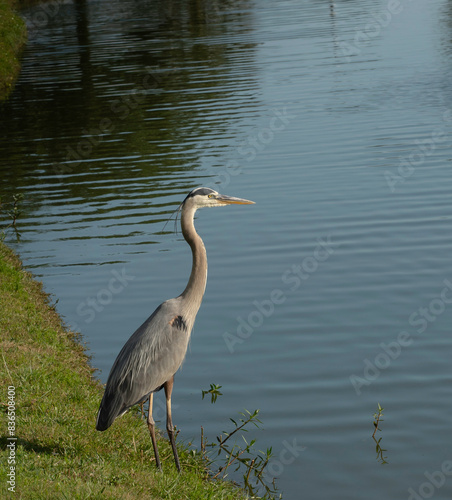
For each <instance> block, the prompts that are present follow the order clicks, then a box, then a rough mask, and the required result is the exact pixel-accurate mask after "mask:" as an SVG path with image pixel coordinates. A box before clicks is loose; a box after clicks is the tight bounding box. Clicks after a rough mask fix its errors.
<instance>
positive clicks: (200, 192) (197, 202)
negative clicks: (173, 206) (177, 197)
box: [182, 187, 254, 209]
mask: <svg viewBox="0 0 452 500" xmlns="http://www.w3.org/2000/svg"><path fill="white" fill-rule="evenodd" d="M189 204H190V205H192V206H193V207H194V208H195V209H198V208H202V207H223V206H225V205H252V204H254V201H250V200H244V199H243V198H234V197H233V196H226V195H224V194H220V193H218V192H217V191H215V190H214V189H210V188H207V187H199V188H196V189H193V191H191V192H190V193H189V194H188V195H187V197H186V198H185V200H184V201H183V203H182V206H184V205H189Z"/></svg>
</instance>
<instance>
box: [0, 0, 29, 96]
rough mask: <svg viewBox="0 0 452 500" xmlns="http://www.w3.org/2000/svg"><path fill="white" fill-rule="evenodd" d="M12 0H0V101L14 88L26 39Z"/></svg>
mask: <svg viewBox="0 0 452 500" xmlns="http://www.w3.org/2000/svg"><path fill="white" fill-rule="evenodd" d="M14 3H15V2H14V0H0V101H1V100H3V99H5V98H6V97H7V96H8V94H9V93H10V92H11V90H12V89H13V88H14V83H15V81H16V79H17V77H18V75H19V72H20V61H19V58H20V54H21V52H22V49H23V47H24V46H25V42H26V40H27V29H26V26H25V22H24V21H23V19H22V18H21V17H20V16H18V15H17V14H16V13H15V12H14Z"/></svg>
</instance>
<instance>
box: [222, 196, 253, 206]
mask: <svg viewBox="0 0 452 500" xmlns="http://www.w3.org/2000/svg"><path fill="white" fill-rule="evenodd" d="M215 199H216V200H217V201H218V202H219V203H222V204H223V205H254V201H250V200H244V199H243V198H234V197H233V196H226V195H225V194H219V195H218V196H217V197H216V198H215Z"/></svg>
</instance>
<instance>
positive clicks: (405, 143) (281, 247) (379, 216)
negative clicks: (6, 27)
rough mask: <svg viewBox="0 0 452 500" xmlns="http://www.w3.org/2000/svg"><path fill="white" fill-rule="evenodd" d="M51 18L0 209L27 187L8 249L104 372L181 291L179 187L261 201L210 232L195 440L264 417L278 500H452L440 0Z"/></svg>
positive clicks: (446, 73)
mask: <svg viewBox="0 0 452 500" xmlns="http://www.w3.org/2000/svg"><path fill="white" fill-rule="evenodd" d="M52 5H53V7H52V8H50V7H47V11H46V10H45V8H44V6H39V5H38V6H36V7H34V8H32V9H30V10H29V11H26V12H25V13H24V14H25V16H26V17H27V18H28V22H29V25H30V33H31V36H30V38H31V40H30V43H29V45H28V47H27V50H26V52H25V54H24V59H23V70H22V74H21V78H20V81H19V83H18V85H17V87H16V89H15V92H14V94H13V96H12V98H11V100H10V102H9V103H7V104H6V105H4V106H3V107H2V108H1V117H2V120H1V127H2V134H1V139H0V141H1V151H2V155H1V159H0V170H1V176H2V184H1V188H0V192H1V195H2V198H3V199H4V200H5V199H11V198H12V195H13V194H14V193H21V194H23V195H24V201H23V203H22V214H21V217H20V221H19V224H18V228H19V231H20V233H21V240H20V242H19V243H16V242H15V240H14V238H13V235H10V237H9V238H8V241H9V243H10V244H11V245H13V246H14V247H15V248H16V249H17V250H18V251H19V253H20V254H21V256H22V258H23V260H24V262H25V265H26V266H27V267H28V268H29V269H30V270H31V271H32V272H33V273H34V274H35V275H37V276H38V277H39V279H41V280H42V281H43V282H44V285H45V288H46V290H47V291H48V292H50V293H51V294H53V296H54V297H55V299H56V298H58V304H57V308H58V311H59V312H60V313H61V314H62V315H63V317H64V318H65V320H66V321H67V323H68V324H70V325H73V326H74V327H76V328H78V329H79V330H80V331H81V332H82V333H83V335H84V338H85V339H86V341H87V343H88V345H89V348H90V352H91V354H92V355H93V365H94V366H96V367H97V368H99V370H100V371H99V377H100V378H101V380H103V381H105V380H106V377H107V376H108V372H109V369H110V367H111V364H112V362H113V360H114V358H115V356H116V354H117V353H118V351H119V349H120V348H121V346H122V345H123V343H124V342H125V340H126V339H127V338H128V336H129V335H130V334H131V333H132V332H133V330H134V329H135V328H136V327H137V326H138V325H139V324H140V323H141V322H142V321H143V320H144V319H145V318H146V317H147V316H148V315H149V314H150V313H151V312H152V311H153V310H154V308H155V307H156V306H157V305H158V304H159V303H160V302H161V301H162V300H164V299H166V298H170V297H173V296H176V295H178V294H179V293H180V292H181V291H182V290H183V288H184V286H185V283H186V280H187V279H188V275H189V272H190V264H191V256H190V252H189V248H188V246H187V245H186V244H185V242H184V241H183V238H182V236H181V235H180V234H176V233H175V232H174V231H173V225H172V223H169V224H168V225H167V226H166V228H165V229H164V224H165V221H166V220H167V219H168V218H169V216H170V214H171V213H172V212H173V211H174V210H175V209H176V207H177V205H178V203H179V202H180V201H181V200H182V199H183V197H184V196H185V195H186V193H187V192H188V191H189V190H190V189H192V188H193V187H195V186H198V185H207V186H211V187H212V186H213V187H215V188H216V189H217V190H219V191H220V192H224V193H226V194H231V195H234V196H241V197H244V198H248V199H252V200H254V201H255V202H256V205H254V206H245V207H228V208H225V209H223V210H204V211H202V212H200V213H199V216H198V218H197V221H196V226H197V229H198V232H199V233H200V234H201V235H202V236H203V238H204V241H205V244H206V247H207V251H208V258H209V279H208V286H207V293H206V296H205V299H204V302H203V306H202V308H201V310H200V312H199V315H198V318H197V322H196V325H195V330H194V333H193V336H192V340H191V345H190V349H189V352H188V355H187V359H186V361H185V363H184V366H183V369H182V372H181V373H180V374H178V375H177V377H176V385H175V390H174V396H173V400H174V420H175V422H176V424H177V425H178V427H179V428H180V429H181V430H182V434H181V436H182V438H183V439H184V440H186V441H187V442H188V441H190V440H193V442H194V444H196V445H198V444H199V429H200V426H201V425H203V426H204V428H205V429H206V434H207V436H208V437H209V438H210V439H211V440H213V439H215V435H216V434H218V433H220V432H221V431H223V430H226V429H228V428H229V427H228V418H229V417H235V416H236V415H237V412H238V411H240V410H242V409H243V408H247V409H249V410H254V409H255V408H260V409H261V419H262V421H263V429H262V430H260V431H258V430H255V431H253V432H252V433H251V434H250V436H251V435H252V436H253V437H256V438H257V439H258V448H259V449H263V448H265V447H267V446H272V447H273V452H274V458H273V460H272V462H271V463H270V466H269V468H270V473H272V474H273V475H274V476H276V477H277V484H278V485H279V488H280V490H281V491H282V492H283V493H284V498H288V499H292V498H293V499H298V498H305V499H310V500H316V499H319V500H320V499H322V500H323V499H326V498H329V499H333V498H334V499H335V500H342V499H343V500H353V499H360V500H362V499H363V498H365V499H366V500H373V499H381V498H385V499H401V498H407V499H408V498H410V497H412V498H417V497H416V496H413V495H418V496H419V497H420V498H435V499H450V498H452V478H451V477H450V476H451V474H450V473H449V472H448V471H449V469H448V465H449V462H448V461H449V460H452V453H451V451H450V450H451V449H452V447H451V433H450V415H451V414H452V398H451V391H452V390H451V387H452V385H451V381H452V370H451V363H450V356H451V348H452V340H451V337H450V327H449V325H450V320H451V305H450V301H451V297H452V290H451V288H450V287H452V285H451V283H452V269H451V266H450V255H451V246H452V236H451V234H452V233H451V230H450V228H451V215H452V210H451V203H450V192H451V187H452V186H451V179H452V175H451V173H450V165H451V159H452V155H451V149H450V146H451V137H452V111H451V110H452V102H451V100H452V88H451V81H452V79H451V76H452V71H451V63H452V58H451V56H452V50H451V48H452V45H451V38H450V29H451V23H452V15H451V14H452V9H451V7H450V3H449V2H447V1H446V0H430V1H429V2H422V1H420V0H411V1H409V0H405V1H403V0H401V1H400V2H386V1H370V0H363V1H359V2H357V1H348V2H344V1H342V2H341V1H334V2H327V1H322V2H320V1H314V0H311V1H308V0H306V1H302V2H297V1H295V0H288V1H278V2H270V1H262V2H253V1H245V0H243V1H231V2H227V3H220V2H205V3H204V2H194V1H193V2H189V1H180V2H177V1H174V2H151V1H145V0H142V1H140V0H136V1H131V0H121V2H119V1H115V0H111V1H108V2H107V1H92V2H83V1H80V2H77V3H75V4H74V3H66V2H64V3H63V2H62V3H59V4H52ZM445 280H446V281H445ZM210 383H216V384H219V385H222V392H223V394H224V395H223V396H221V397H220V398H219V400H218V402H217V403H216V404H215V405H211V404H210V403H209V402H208V400H206V399H204V400H201V390H202V389H208V387H209V385H210ZM158 399H159V401H160V403H158V407H157V410H156V412H157V417H158V418H159V419H163V416H164V413H163V412H162V401H161V400H162V398H161V397H160V396H159V398H158ZM378 403H380V404H381V405H382V406H383V407H384V408H385V412H384V421H383V423H382V424H381V428H382V432H378V433H377V438H380V437H381V438H382V441H381V443H380V444H381V446H382V448H383V449H385V450H386V451H384V452H383V456H384V457H386V461H387V462H388V463H387V464H386V465H382V464H381V463H380V461H379V459H378V456H377V454H376V452H375V442H374V441H373V439H372V432H373V424H372V422H373V414H374V412H376V410H377V404H378ZM94 418H95V416H94V415H93V425H94ZM426 473H427V475H426ZM428 474H433V475H430V476H429V475H428Z"/></svg>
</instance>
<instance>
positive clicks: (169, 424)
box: [163, 375, 180, 472]
mask: <svg viewBox="0 0 452 500" xmlns="http://www.w3.org/2000/svg"><path fill="white" fill-rule="evenodd" d="M173 385H174V375H173V376H172V377H171V378H170V379H169V380H168V381H167V382H165V384H164V385H163V387H164V389H165V396H166V430H167V431H168V437H169V439H170V442H171V447H172V448H173V455H174V461H175V462H176V468H177V470H178V471H179V472H180V462H179V456H178V454H177V448H176V440H175V439H174V426H173V419H172V418H171V393H172V392H173Z"/></svg>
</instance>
